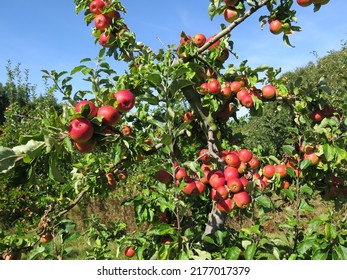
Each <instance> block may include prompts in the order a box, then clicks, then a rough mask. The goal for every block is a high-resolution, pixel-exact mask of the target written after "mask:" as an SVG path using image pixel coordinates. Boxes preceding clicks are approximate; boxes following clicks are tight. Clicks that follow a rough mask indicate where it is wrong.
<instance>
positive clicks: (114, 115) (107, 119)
mask: <svg viewBox="0 0 347 280" xmlns="http://www.w3.org/2000/svg"><path fill="white" fill-rule="evenodd" d="M97 115H98V116H101V117H102V125H107V126H112V125H114V124H116V123H117V122H119V121H120V114H119V113H118V111H117V109H116V108H114V107H113V106H110V105H104V106H101V107H100V108H99V110H98V112H97Z"/></svg>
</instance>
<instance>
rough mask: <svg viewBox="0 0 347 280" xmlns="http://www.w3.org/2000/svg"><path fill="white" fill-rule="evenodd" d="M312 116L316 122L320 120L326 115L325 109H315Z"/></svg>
mask: <svg viewBox="0 0 347 280" xmlns="http://www.w3.org/2000/svg"><path fill="white" fill-rule="evenodd" d="M311 116H312V119H313V120H314V121H315V122H320V121H321V120H322V119H323V118H324V117H325V116H324V113H323V111H322V110H319V109H316V110H314V111H313V112H312V115H311Z"/></svg>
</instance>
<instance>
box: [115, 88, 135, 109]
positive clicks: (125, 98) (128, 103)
mask: <svg viewBox="0 0 347 280" xmlns="http://www.w3.org/2000/svg"><path fill="white" fill-rule="evenodd" d="M114 98H115V99H116V100H117V110H118V111H119V112H128V111H130V110H131V109H132V108H133V107H134V105H135V96H134V94H133V93H132V92H131V91H130V90H128V89H122V90H120V91H118V92H116V93H115V94H114Z"/></svg>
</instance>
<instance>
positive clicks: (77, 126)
mask: <svg viewBox="0 0 347 280" xmlns="http://www.w3.org/2000/svg"><path fill="white" fill-rule="evenodd" d="M93 134H94V127H93V124H92V123H91V122H90V120H88V119H85V118H77V119H74V120H73V121H71V122H70V124H69V135H70V138H71V139H72V140H74V141H75V142H77V143H84V142H87V141H88V140H89V139H90V138H92V136H93Z"/></svg>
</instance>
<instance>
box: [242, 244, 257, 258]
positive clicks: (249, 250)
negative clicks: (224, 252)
mask: <svg viewBox="0 0 347 280" xmlns="http://www.w3.org/2000/svg"><path fill="white" fill-rule="evenodd" d="M256 250H257V247H256V245H255V244H254V243H252V244H250V245H249V246H247V248H246V251H245V259H246V260H253V258H254V255H255V252H256Z"/></svg>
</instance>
